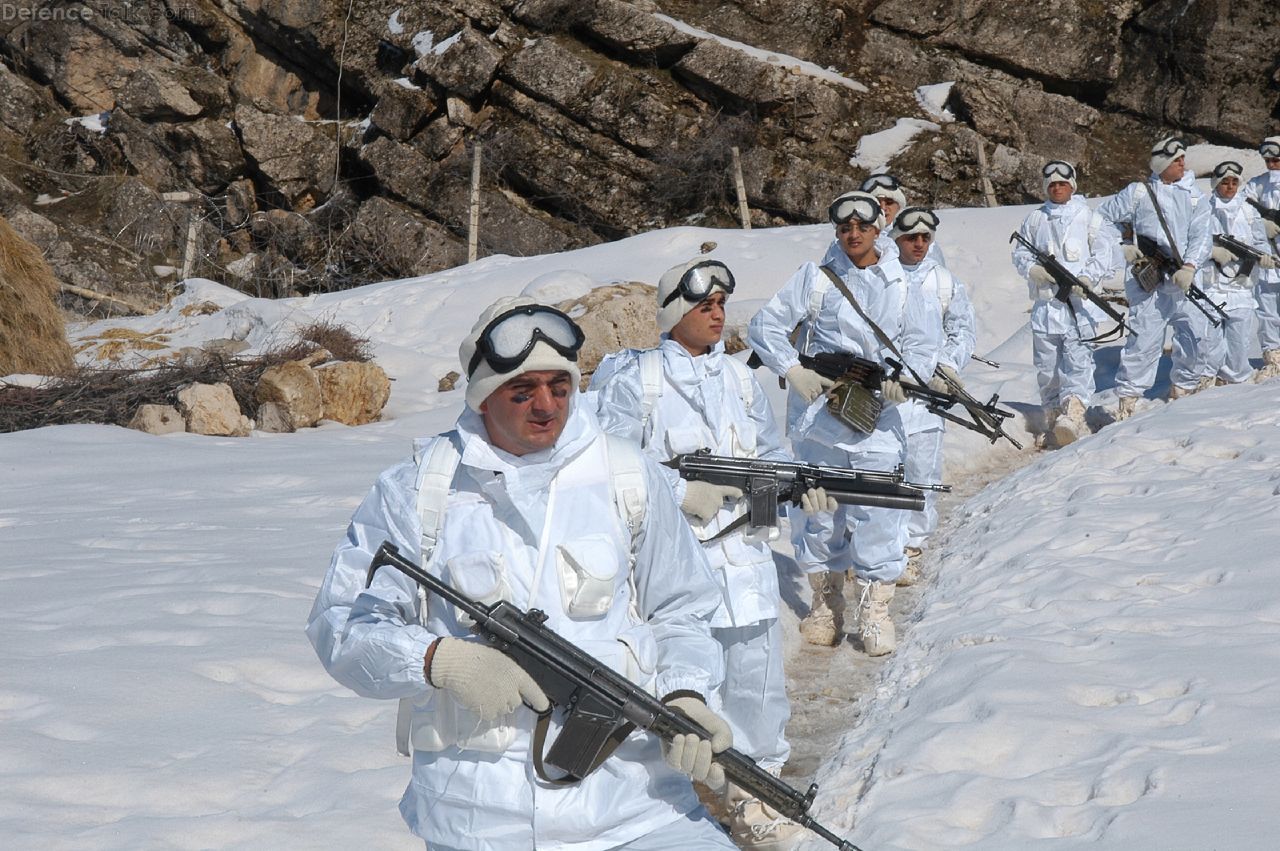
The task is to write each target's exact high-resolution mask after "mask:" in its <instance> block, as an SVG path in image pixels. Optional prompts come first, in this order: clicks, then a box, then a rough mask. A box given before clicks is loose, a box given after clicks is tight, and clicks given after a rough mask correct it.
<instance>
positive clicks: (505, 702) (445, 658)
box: [426, 638, 551, 721]
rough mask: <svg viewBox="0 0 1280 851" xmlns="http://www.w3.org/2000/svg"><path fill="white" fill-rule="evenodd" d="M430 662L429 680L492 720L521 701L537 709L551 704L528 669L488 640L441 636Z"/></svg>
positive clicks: (483, 717) (482, 717) (544, 710)
mask: <svg viewBox="0 0 1280 851" xmlns="http://www.w3.org/2000/svg"><path fill="white" fill-rule="evenodd" d="M435 647H436V649H435V653H434V654H433V655H432V656H431V662H430V664H428V665H427V668H426V675H427V682H429V683H431V684H432V685H434V686H435V687H436V688H439V689H445V690H447V691H449V692H451V693H452V694H453V696H454V697H455V698H456V699H457V701H458V702H459V703H461V704H462V705H463V706H465V707H466V708H467V709H470V710H471V711H472V712H474V713H475V714H477V715H479V716H480V718H481V719H483V720H485V721H492V720H493V719H494V718H497V717H499V716H500V715H506V714H507V713H508V712H511V711H513V710H514V709H515V708H516V707H517V706H519V705H520V704H521V703H523V704H526V705H527V706H528V707H529V708H530V709H532V710H533V711H534V712H538V713H542V712H546V711H547V709H548V708H549V707H550V706H551V703H550V701H548V700H547V696H546V695H545V694H543V692H542V689H541V688H539V686H538V684H537V683H536V682H534V680H533V677H531V676H529V672H528V671H526V670H525V669H524V668H521V667H520V666H519V665H517V664H516V663H515V662H513V661H512V660H511V658H510V657H509V656H507V655H506V654H504V653H502V652H500V651H497V650H494V649H493V648H492V647H490V646H488V645H487V644H480V643H479V642H476V641H464V640H463V639H461V638H442V639H440V640H439V641H438V642H437V643H436V645H435Z"/></svg>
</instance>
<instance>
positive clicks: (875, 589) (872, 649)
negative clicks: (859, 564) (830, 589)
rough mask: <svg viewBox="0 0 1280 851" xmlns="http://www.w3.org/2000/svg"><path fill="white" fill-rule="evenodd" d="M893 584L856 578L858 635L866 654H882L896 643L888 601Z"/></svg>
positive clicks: (889, 650)
mask: <svg viewBox="0 0 1280 851" xmlns="http://www.w3.org/2000/svg"><path fill="white" fill-rule="evenodd" d="M893 592H894V586H893V585H892V584H890V583H888V582H876V581H874V580H867V579H859V580H858V595H859V596H858V636H859V637H860V638H861V639H862V649H863V650H864V651H866V654H867V655H868V656H884V655H886V654H888V653H892V652H893V648H894V647H896V646H897V645H898V640H897V635H896V634H895V632H894V629H893V621H891V620H890V619H889V601H890V600H892V599H893Z"/></svg>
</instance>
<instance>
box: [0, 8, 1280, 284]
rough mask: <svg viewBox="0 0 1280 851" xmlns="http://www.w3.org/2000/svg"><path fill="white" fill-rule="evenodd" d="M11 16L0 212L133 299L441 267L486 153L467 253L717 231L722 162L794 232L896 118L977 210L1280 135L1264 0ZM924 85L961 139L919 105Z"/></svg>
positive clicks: (1272, 12)
mask: <svg viewBox="0 0 1280 851" xmlns="http://www.w3.org/2000/svg"><path fill="white" fill-rule="evenodd" d="M5 9H6V10H7V11H6V12H5V13H4V14H3V15H0V53H2V57H3V60H4V63H3V65H0V212H3V214H4V215H5V216H6V217H7V218H8V219H9V220H10V221H11V222H12V223H13V226H14V227H15V228H16V229H17V230H18V231H19V232H20V233H22V234H23V235H24V236H25V237H26V238H28V239H30V240H32V241H33V242H35V243H36V244H38V245H40V246H41V248H42V249H43V250H44V251H45V253H46V255H47V257H48V258H49V261H50V263H51V264H52V265H53V267H54V269H55V272H56V273H57V274H58V275H59V276H60V278H62V279H63V280H64V281H66V282H68V283H72V284H75V285H78V286H81V287H87V288H90V289H98V290H101V291H104V292H113V293H117V294H121V293H123V294H127V295H130V296H131V297H134V298H136V299H143V300H146V299H151V300H156V299H158V298H159V297H160V296H161V295H162V294H163V291H164V288H165V286H166V283H167V282H172V281H173V280H175V279H176V278H177V277H178V276H179V275H180V274H181V273H182V272H183V271H186V272H188V273H191V274H199V275H204V276H206V277H212V278H215V279H218V280H222V281H224V282H226V283H228V284H231V285H233V286H239V287H241V288H243V289H246V290H247V291H249V292H254V293H257V294H261V295H268V296H275V295H282V294H286V293H293V292H300V291H308V290H315V289H330V288H339V287H345V286H351V285H355V284H360V283H366V282H369V281H373V280H379V279H382V278H386V277H392V276H402V275H412V274H421V273H425V272H430V271H435V270H438V269H442V268H447V267H449V266H452V265H455V264H457V263H460V262H463V261H465V259H466V234H467V222H468V217H469V191H470V189H469V187H470V179H471V165H472V153H473V150H474V146H475V145H477V144H479V145H480V146H481V150H482V168H481V174H480V177H481V195H482V199H481V204H482V212H481V229H480V252H481V254H482V255H487V254H493V253H506V254H530V253H541V252H546V251H555V250H560V249H564V248H569V247H573V246H580V245H586V244H590V243H593V242H597V241H600V240H605V239H613V238H617V237H619V236H624V235H626V234H629V233H634V232H637V231H641V230H645V229H648V228H652V227H658V226H664V225H671V224H680V223H684V222H697V223H702V224H714V225H724V226H733V225H734V224H735V221H736V219H735V211H736V205H735V204H734V203H733V195H732V185H733V184H732V180H731V177H730V174H729V163H730V161H731V154H730V151H731V149H732V148H733V147H735V146H736V147H738V148H739V149H740V150H741V153H742V164H743V170H744V176H745V182H746V187H747V193H748V197H749V202H750V205H751V208H752V217H753V222H754V223H755V224H756V225H772V224H781V223H795V222H811V221H816V220H818V219H819V218H820V217H821V215H822V211H823V210H824V209H825V206H826V203H827V202H828V201H829V199H830V198H831V197H832V196H834V195H835V194H837V193H838V192H840V191H843V190H846V189H848V188H850V186H852V185H853V184H854V183H855V182H857V181H859V180H861V179H862V178H863V177H864V176H865V175H866V170H865V167H866V166H868V165H873V164H874V163H872V162H870V159H871V158H870V156H869V155H864V156H861V157H860V156H859V151H858V143H859V140H860V139H862V138H863V137H864V136H866V135H869V134H873V133H876V132H878V131H882V130H885V129H887V128H890V127H893V126H894V125H895V122H897V121H898V119H900V118H908V119H918V120H919V121H918V122H917V123H916V125H915V126H916V128H917V129H918V130H919V129H921V128H922V132H918V133H917V135H915V136H914V138H913V139H912V141H911V142H910V143H909V144H908V145H907V146H906V147H905V148H904V149H903V150H901V152H900V153H898V154H897V155H896V156H895V157H894V158H893V159H891V160H890V163H889V165H890V167H891V169H892V170H893V171H894V172H896V173H898V174H899V175H900V176H902V177H903V178H904V179H905V180H906V182H907V185H908V186H909V187H910V188H911V190H912V200H913V201H924V202H929V203H936V204H947V205H972V204H979V203H982V194H981V187H980V181H979V177H980V175H979V168H978V164H977V163H978V147H979V145H981V146H983V149H984V152H985V154H986V157H987V159H988V160H989V169H988V177H989V178H990V180H991V181H992V183H993V185H994V187H995V192H996V195H997V197H998V198H999V199H1000V200H1001V201H1004V202H1014V201H1030V200H1033V199H1036V198H1037V196H1038V194H1039V191H1040V188H1039V187H1040V184H1039V166H1040V164H1041V163H1042V162H1043V161H1044V160H1045V159H1047V158H1050V157H1061V158H1066V159H1071V160H1074V161H1077V162H1079V163H1080V164H1081V166H1082V174H1083V180H1082V189H1083V190H1084V191H1087V192H1090V193H1101V192H1109V191H1112V190H1114V189H1115V188H1117V187H1118V186H1119V185H1121V184H1122V182H1123V181H1125V180H1127V179H1130V178H1132V177H1133V176H1135V175H1137V174H1138V173H1140V171H1141V170H1142V168H1143V166H1144V164H1145V159H1146V156H1145V151H1146V149H1147V147H1148V146H1149V143H1150V142H1151V141H1152V140H1153V139H1154V138H1156V137H1157V136H1159V135H1161V134H1162V133H1164V132H1167V131H1170V130H1175V131H1182V132H1184V133H1187V134H1189V135H1192V136H1194V137H1200V138H1204V139H1207V140H1211V141H1215V142H1221V143H1227V144H1237V145H1248V146H1251V145H1253V144H1255V143H1256V142H1257V140H1258V139H1259V138H1261V137H1262V136H1264V135H1267V134H1270V133H1275V132H1277V129H1278V128H1280V63H1278V62H1277V56H1276V46H1275V33H1276V32H1277V31H1280V5H1277V4H1276V3H1275V2H1274V0H1230V2H1229V0H1116V2H1108V3H1103V2H1098V0H1054V2H1047V3H1039V4H1022V5H1018V4H1007V3H1003V2H996V0H717V2H707V0H634V2H624V0H437V1H436V2H431V3H426V2H420V0H416V1H415V0H288V2H286V0H135V2H132V3H130V4H121V3H118V2H106V0H91V2H87V3H73V2H69V3H60V4H48V3H45V2H34V1H33V0H24V1H23V2H16V3H12V4H9V5H7V6H6V7H5ZM711 33H714V34H715V37H713V36H711V35H710V34H711ZM744 45H752V46H754V47H755V48H758V49H749V48H745V47H744ZM797 60H802V61H803V62H804V63H808V64H804V65H800V64H798V62H797ZM824 69H830V71H827V70H824ZM940 83H952V84H953V85H952V86H951V87H950V89H949V93H948V95H947V99H946V104H945V105H946V108H947V109H948V110H949V111H950V113H951V114H952V115H954V116H955V119H956V120H954V121H950V122H947V121H944V120H942V119H940V118H939V117H938V115H937V114H936V112H937V110H936V108H928V109H927V108H926V107H928V103H927V102H922V101H921V100H920V99H918V98H917V95H916V89H917V88H918V87H921V86H929V85H936V84H940ZM934 107H936V104H935V105H934ZM925 122H934V123H933V124H927V123H925ZM864 154H866V152H865V151H864ZM853 163H856V164H853ZM184 266H185V269H184ZM74 306H78V307H80V308H81V309H84V308H86V307H87V306H88V303H86V302H77V303H76V304H75V305H74Z"/></svg>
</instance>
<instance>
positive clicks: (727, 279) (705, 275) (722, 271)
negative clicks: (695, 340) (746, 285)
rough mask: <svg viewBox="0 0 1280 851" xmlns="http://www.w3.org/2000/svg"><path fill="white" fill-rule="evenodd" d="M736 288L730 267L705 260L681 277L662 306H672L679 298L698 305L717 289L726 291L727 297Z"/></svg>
mask: <svg viewBox="0 0 1280 851" xmlns="http://www.w3.org/2000/svg"><path fill="white" fill-rule="evenodd" d="M735 286H737V283H736V282H735V281H734V280H733V273H732V272H730V271H729V267H728V266H726V265H724V264H723V263H721V262H720V261H718V260H704V261H702V262H701V263H697V264H694V265H693V266H690V267H689V268H688V269H686V270H685V273H684V274H683V275H681V276H680V283H678V284H676V288H675V289H674V290H673V291H672V292H671V294H670V295H668V296H667V297H666V298H665V299H663V301H662V306H663V307H666V306H667V305H668V304H671V302H673V301H675V300H676V297H677V296H678V297H680V298H683V299H684V300H685V301H691V302H693V303H694V304H697V303H698V302H700V301H702V300H703V299H704V298H706V297H707V296H709V295H711V291H712V290H714V289H715V288H716V287H719V288H720V289H722V290H724V291H725V294H726V295H727V294H729V293H732V292H733V288H734V287H735Z"/></svg>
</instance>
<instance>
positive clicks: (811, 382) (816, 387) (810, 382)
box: [787, 364, 835, 402]
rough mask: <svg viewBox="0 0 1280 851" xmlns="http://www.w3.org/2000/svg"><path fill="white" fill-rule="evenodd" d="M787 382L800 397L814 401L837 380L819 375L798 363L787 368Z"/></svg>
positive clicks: (807, 400)
mask: <svg viewBox="0 0 1280 851" xmlns="http://www.w3.org/2000/svg"><path fill="white" fill-rule="evenodd" d="M787 383H788V384H790V385H791V386H792V387H794V388H795V389H796V392H797V393H799V394H800V398H801V399H804V400H805V401H806V402H812V401H813V400H814V399H817V398H818V397H819V396H821V395H822V394H823V393H826V392H827V391H828V390H830V389H831V388H832V387H833V386H834V385H835V382H834V381H832V380H831V379H830V378H827V377H826V376H824V375H818V373H816V372H814V371H813V370H812V369H809V368H807V367H803V366H800V365H799V364H796V365H795V366H793V367H791V369H788V370H787Z"/></svg>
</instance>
